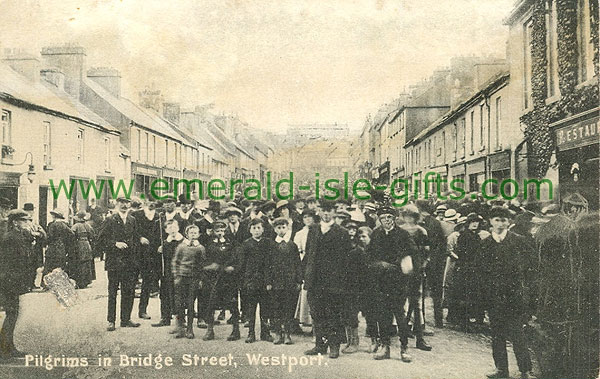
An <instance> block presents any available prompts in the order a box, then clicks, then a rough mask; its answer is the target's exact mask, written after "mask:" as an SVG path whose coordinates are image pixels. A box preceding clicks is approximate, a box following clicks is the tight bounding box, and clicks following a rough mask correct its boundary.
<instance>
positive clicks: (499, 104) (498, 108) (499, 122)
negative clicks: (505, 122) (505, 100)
mask: <svg viewBox="0 0 600 379" xmlns="http://www.w3.org/2000/svg"><path fill="white" fill-rule="evenodd" d="M501 126H502V98H501V97H500V96H498V97H497V98H496V149H499V148H500V127H501Z"/></svg>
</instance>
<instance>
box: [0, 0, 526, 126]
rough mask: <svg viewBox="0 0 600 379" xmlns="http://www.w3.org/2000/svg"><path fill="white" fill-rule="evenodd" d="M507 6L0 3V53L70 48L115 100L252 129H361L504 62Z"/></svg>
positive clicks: (386, 1) (491, 2)
mask: <svg viewBox="0 0 600 379" xmlns="http://www.w3.org/2000/svg"><path fill="white" fill-rule="evenodd" d="M514 2H515V0H335V1H334V0H314V1H313V0H277V1H275V0H274V1H266V0H205V1H198V0H177V1H164V0H79V1H75V0H61V1H51V0H0V9H2V11H1V12H0V48H2V49H4V48H23V49H25V50H27V51H29V52H31V53H35V54H39V51H40V49H41V47H43V46H49V45H61V44H64V43H77V44H79V45H81V46H83V47H85V48H86V54H87V56H86V64H87V66H88V67H114V68H116V69H118V70H120V72H121V75H122V81H123V83H122V87H123V95H124V96H125V97H128V98H130V99H131V100H133V101H135V102H137V100H138V95H137V93H138V91H140V90H143V89H144V88H146V87H148V86H150V85H154V88H157V89H160V90H161V91H162V93H163V94H164V96H165V100H166V101H172V102H180V103H181V105H182V106H183V107H193V106H195V105H202V104H208V103H214V104H215V107H214V111H215V112H226V113H233V114H237V115H239V117H240V118H241V119H242V120H244V121H246V122H248V123H249V125H250V126H252V127H257V128H261V129H267V130H271V131H274V132H276V131H282V130H284V129H286V128H287V125H288V124H303V123H334V122H337V123H342V124H346V123H347V124H348V125H349V126H350V128H351V129H353V130H357V129H360V128H361V127H362V125H363V124H364V120H365V118H366V117H367V115H368V114H373V113H375V112H376V111H377V109H378V108H379V107H380V106H381V105H382V104H384V103H386V102H390V101H392V100H393V99H394V98H395V97H397V96H398V94H400V93H402V92H403V90H404V89H405V88H407V87H408V86H409V85H411V84H413V83H416V82H418V81H419V80H421V79H423V78H427V77H429V76H430V75H431V73H432V72H433V70H435V69H436V68H438V67H443V66H447V65H448V64H449V62H450V58H452V57H454V56H464V55H482V56H485V55H492V56H496V57H504V56H505V49H506V39H507V35H508V29H507V27H506V26H505V25H503V23H502V20H503V19H504V18H505V17H506V16H507V15H508V13H509V12H510V10H511V8H512V6H513V4H514Z"/></svg>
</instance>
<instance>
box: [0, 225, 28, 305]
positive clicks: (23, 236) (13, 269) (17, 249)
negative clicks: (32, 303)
mask: <svg viewBox="0 0 600 379" xmlns="http://www.w3.org/2000/svg"><path fill="white" fill-rule="evenodd" d="M32 242H33V236H32V235H31V234H30V233H29V232H28V231H26V230H21V229H15V228H9V229H7V230H6V231H5V232H4V233H3V234H2V236H0V291H1V292H5V291H6V292H10V291H14V292H16V293H19V294H21V293H25V292H27V286H28V285H29V284H30V281H31V278H30V275H31V274H30V272H31V269H30V267H29V261H28V258H29V256H30V254H31V252H32Z"/></svg>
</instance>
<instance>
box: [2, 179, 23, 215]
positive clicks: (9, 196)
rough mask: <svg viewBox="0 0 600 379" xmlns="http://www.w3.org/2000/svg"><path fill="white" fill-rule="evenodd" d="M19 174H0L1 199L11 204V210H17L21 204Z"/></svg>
mask: <svg viewBox="0 0 600 379" xmlns="http://www.w3.org/2000/svg"><path fill="white" fill-rule="evenodd" d="M20 176H21V174H20V173H18V172H0V198H4V199H6V200H5V201H7V203H10V208H11V209H14V208H17V206H18V204H19V177H20Z"/></svg>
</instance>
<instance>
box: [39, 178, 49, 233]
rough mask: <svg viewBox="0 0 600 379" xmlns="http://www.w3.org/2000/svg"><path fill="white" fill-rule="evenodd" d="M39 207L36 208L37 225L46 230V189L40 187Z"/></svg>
mask: <svg viewBox="0 0 600 379" xmlns="http://www.w3.org/2000/svg"><path fill="white" fill-rule="evenodd" d="M39 194H40V196H39V197H40V206H39V207H38V212H39V213H38V219H39V224H40V225H41V226H42V227H43V228H44V229H46V226H47V225H48V187H43V186H40V190H39Z"/></svg>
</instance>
